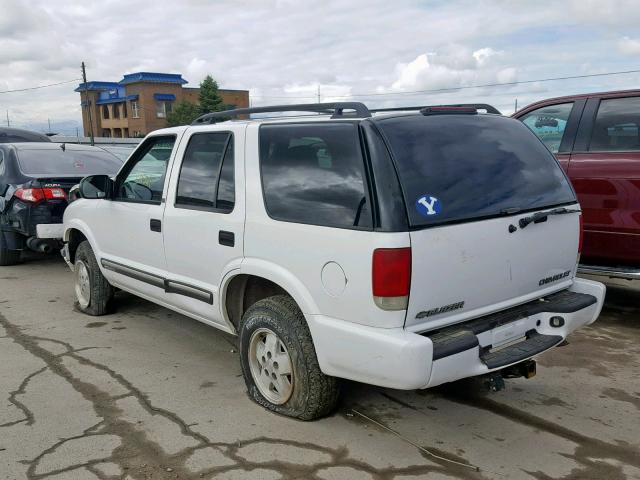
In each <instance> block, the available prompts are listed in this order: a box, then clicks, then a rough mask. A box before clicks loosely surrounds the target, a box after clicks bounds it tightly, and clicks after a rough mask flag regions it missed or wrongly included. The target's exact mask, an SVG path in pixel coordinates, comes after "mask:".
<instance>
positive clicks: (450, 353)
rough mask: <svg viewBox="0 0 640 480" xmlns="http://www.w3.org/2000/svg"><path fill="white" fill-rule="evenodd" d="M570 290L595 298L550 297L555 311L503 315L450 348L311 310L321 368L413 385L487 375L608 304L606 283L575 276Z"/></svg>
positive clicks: (378, 382)
mask: <svg viewBox="0 0 640 480" xmlns="http://www.w3.org/2000/svg"><path fill="white" fill-rule="evenodd" d="M568 291H569V292H573V293H577V294H584V296H591V297H593V299H592V301H589V302H582V303H580V302H578V303H576V302H575V301H574V302H573V303H572V302H571V301H567V302H566V304H564V305H562V304H560V303H558V302H556V303H553V304H552V303H551V302H549V304H550V305H553V309H554V310H555V311H544V308H543V309H540V308H537V309H534V310H532V312H533V313H532V314H530V315H528V316H525V317H522V316H520V317H518V318H516V319H513V320H508V321H504V319H503V321H504V323H500V324H499V326H496V327H494V328H489V329H484V330H483V329H482V328H479V329H478V328H475V329H472V330H473V331H470V332H467V333H463V334H462V335H461V336H466V337H467V338H466V339H465V340H463V343H462V346H463V347H464V348H462V349H461V348H460V345H457V346H456V347H455V348H450V349H449V350H447V349H446V348H445V350H444V353H443V350H442V344H441V342H440V341H439V340H438V339H435V338H434V339H432V338H430V337H429V336H427V335H426V334H424V335H420V334H417V333H412V332H409V331H406V330H404V329H401V328H392V329H383V328H374V327H367V326H363V325H358V324H354V323H351V322H345V321H342V320H337V319H334V318H329V317H326V316H322V315H307V321H308V324H309V329H310V331H311V335H312V337H313V341H314V345H315V349H316V354H317V356H318V361H319V363H320V368H321V369H322V371H323V372H324V373H325V374H327V375H331V376H335V377H341V378H347V379H350V380H355V381H358V382H363V383H369V384H373V385H379V386H382V387H388V388H397V389H404V390H412V389H419V388H427V387H433V386H436V385H440V384H442V383H447V382H452V381H454V380H459V379H462V378H466V377H473V376H477V375H483V374H485V373H488V372H491V371H495V370H500V369H502V368H505V367H507V366H509V365H512V364H514V363H519V362H521V361H523V360H526V359H528V358H531V357H533V356H535V355H537V354H539V353H541V352H542V351H545V350H548V349H549V348H552V347H553V346H555V345H557V344H558V343H560V342H562V341H563V340H564V339H565V338H566V337H567V336H568V335H569V334H570V333H571V332H573V331H575V330H576V329H578V328H580V327H582V326H584V325H589V324H591V323H593V322H594V321H595V320H596V318H598V315H599V314H600V310H601V308H602V302H603V300H604V294H605V287H604V285H602V284H601V283H598V282H593V281H590V280H584V279H575V282H574V284H573V285H572V286H571V287H570V288H569V290H568ZM569 297H571V295H567V300H569ZM573 297H574V300H575V297H581V298H582V299H583V300H584V298H585V297H583V296H580V295H578V296H576V295H574V296H573ZM587 303H588V305H587V306H584V305H586V304H587ZM542 304H544V302H542ZM576 309H577V310H576ZM504 313H506V312H504ZM554 316H555V317H558V316H560V317H562V319H563V325H561V326H559V327H552V326H551V325H550V319H551V317H554ZM479 320H482V319H479ZM474 322H477V320H474ZM468 323H470V322H466V323H465V324H462V325H460V326H459V327H460V328H459V330H464V329H465V325H467V324H468ZM479 330H482V331H479ZM525 334H526V335H527V340H526V341H524V342H521V343H518V344H517V345H514V346H513V347H509V346H507V347H505V348H504V349H503V350H499V351H490V350H489V349H490V348H491V346H492V345H493V344H494V342H501V341H509V340H510V339H512V338H518V336H519V335H525ZM469 335H471V336H472V337H473V338H471V337H470V336H469ZM432 336H433V335H432ZM465 342H466V344H465ZM507 344H508V343H507ZM465 345H466V346H465Z"/></svg>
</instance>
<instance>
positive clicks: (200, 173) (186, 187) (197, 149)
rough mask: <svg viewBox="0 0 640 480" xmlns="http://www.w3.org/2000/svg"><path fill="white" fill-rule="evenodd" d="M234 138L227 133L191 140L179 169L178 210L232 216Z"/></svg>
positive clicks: (202, 134) (199, 136) (202, 135)
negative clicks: (191, 209)
mask: <svg viewBox="0 0 640 480" xmlns="http://www.w3.org/2000/svg"><path fill="white" fill-rule="evenodd" d="M233 170H234V159H233V136H232V135H231V134H230V133H227V132H215V133H198V134H195V135H193V136H192V137H191V139H190V140H189V144H188V145H187V149H186V151H185V153H184V160H183V161H182V166H181V167H180V176H179V178H178V191H177V194H176V207H187V208H189V207H196V208H202V209H214V210H216V211H219V212H222V213H229V212H231V211H232V210H233V207H234V205H235V186H234V174H233Z"/></svg>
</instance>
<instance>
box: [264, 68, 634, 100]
mask: <svg viewBox="0 0 640 480" xmlns="http://www.w3.org/2000/svg"><path fill="white" fill-rule="evenodd" d="M629 73H640V69H638V70H624V71H620V72H606V73H591V74H585V75H570V76H566V77H552V78H540V79H536V80H520V81H516V82H505V83H485V84H481V85H465V86H460V87H447V88H435V89H431V90H414V91H409V92H370V93H352V94H351V95H328V94H325V96H327V97H330V98H352V97H378V96H386V95H418V94H424V93H438V92H450V91H456V90H467V89H471V88H485V87H505V86H513V85H522V84H527V83H539V82H553V81H557V80H574V79H579V78H591V77H605V76H609V75H624V74H629ZM256 97H258V98H292V99H295V98H315V97H314V96H313V95H308V96H289V97H283V96H275V97H272V96H268V95H265V96H262V95H256Z"/></svg>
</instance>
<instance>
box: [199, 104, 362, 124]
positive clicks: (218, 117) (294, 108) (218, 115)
mask: <svg viewBox="0 0 640 480" xmlns="http://www.w3.org/2000/svg"><path fill="white" fill-rule="evenodd" d="M345 110H353V113H349V112H345ZM280 112H309V113H311V112H313V113H320V114H325V115H331V118H350V117H351V118H368V117H370V116H371V112H370V111H369V109H368V108H367V107H366V105H365V104H364V103H361V102H334V103H302V104H296V105H273V106H270V107H252V108H236V109H234V110H225V111H223V112H213V113H205V114H204V115H202V116H200V117H198V118H196V119H195V120H194V121H193V122H192V123H191V125H206V124H211V123H216V122H219V121H225V120H228V119H229V118H230V117H238V116H240V115H250V114H252V113H280Z"/></svg>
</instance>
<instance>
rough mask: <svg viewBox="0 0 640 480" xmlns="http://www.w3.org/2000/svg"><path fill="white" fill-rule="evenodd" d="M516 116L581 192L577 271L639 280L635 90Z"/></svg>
mask: <svg viewBox="0 0 640 480" xmlns="http://www.w3.org/2000/svg"><path fill="white" fill-rule="evenodd" d="M513 116H514V117H515V118H517V119H519V120H521V121H522V122H523V123H524V124H525V125H527V126H528V127H529V128H530V129H531V130H532V131H533V132H534V133H535V134H536V135H537V136H538V137H539V138H540V139H541V140H542V141H543V142H544V143H545V144H546V145H547V147H548V148H549V150H551V152H552V153H554V154H555V155H556V157H557V159H558V161H559V162H560V164H561V165H562V167H563V168H564V169H565V171H566V172H567V173H568V175H569V178H570V180H571V183H572V184H573V187H574V188H575V190H576V193H577V194H578V200H579V201H580V205H581V206H582V212H583V217H584V246H583V249H582V257H581V264H580V272H582V273H587V274H596V275H606V276H609V277H613V278H623V279H632V280H633V279H635V280H640V90H627V91H618V92H605V93H592V94H585V95H574V96H569V97H560V98H552V99H548V100H543V101H541V102H537V103H534V104H532V105H529V106H527V107H525V108H523V109H522V110H520V111H518V112H516V113H514V115H513Z"/></svg>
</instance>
